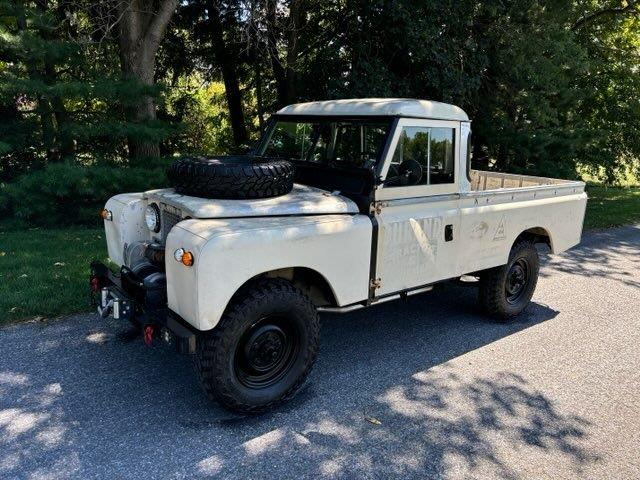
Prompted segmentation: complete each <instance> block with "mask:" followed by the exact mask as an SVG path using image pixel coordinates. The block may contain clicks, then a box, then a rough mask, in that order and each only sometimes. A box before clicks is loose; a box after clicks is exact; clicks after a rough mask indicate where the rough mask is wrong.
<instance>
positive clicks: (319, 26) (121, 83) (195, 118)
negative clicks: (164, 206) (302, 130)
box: [0, 0, 640, 223]
mask: <svg viewBox="0 0 640 480" xmlns="http://www.w3.org/2000/svg"><path fill="white" fill-rule="evenodd" d="M114 5H115V3H114V4H112V3H110V2H92V1H90V0H79V1H77V2H70V1H67V0H50V1H49V2H39V1H37V2H36V1H29V0H12V1H9V0H0V181H4V182H5V185H4V186H3V187H2V190H1V192H2V193H1V194H0V196H1V199H0V201H2V202H3V203H4V204H5V207H4V214H5V215H12V216H13V215H17V216H19V217H20V218H25V219H27V220H28V221H29V222H36V223H37V222H40V221H43V220H44V219H45V218H46V217H45V216H43V215H42V214H41V212H38V211H37V208H36V207H35V206H34V205H24V206H22V205H19V203H16V200H15V199H16V198H18V195H17V194H16V195H13V196H11V195H9V193H7V192H13V191H16V192H17V191H18V190H19V189H20V188H22V187H20V186H26V185H27V184H28V183H29V180H28V177H27V176H28V175H33V176H34V177H33V178H34V179H35V180H34V181H33V182H32V183H31V184H30V188H33V189H34V190H35V191H37V190H38V189H39V188H40V187H39V182H40V181H41V180H44V179H45V177H46V182H50V184H51V185H54V184H55V185H56V187H55V189H56V191H57V192H63V191H64V189H65V188H67V191H66V192H64V195H63V197H64V198H65V200H64V201H69V202H70V204H72V203H73V202H72V201H71V200H66V199H70V198H71V197H72V196H73V195H79V198H80V201H79V202H78V203H77V205H79V206H78V207H77V208H78V209H79V208H80V206H81V205H83V204H84V203H86V202H88V203H91V202H93V203H94V204H100V203H101V202H102V201H103V200H104V198H100V199H99V200H100V201H99V202H98V195H100V194H102V193H99V192H97V193H95V196H94V197H93V200H91V199H89V197H91V195H89V196H88V197H87V194H86V192H85V191H84V190H83V188H84V187H83V186H82V181H81V180H79V179H78V177H77V175H78V172H83V173H82V175H80V177H81V178H83V179H85V180H86V179H87V178H89V177H90V176H91V175H92V174H91V171H92V170H93V169H96V171H100V169H106V168H107V166H108V165H112V166H117V167H118V168H115V169H114V170H113V172H125V171H127V170H125V168H126V167H136V166H139V165H141V163H136V162H139V160H137V159H135V158H133V157H135V155H133V154H132V152H131V150H129V148H128V146H127V145H129V144H130V143H131V140H135V141H137V142H150V143H154V144H157V143H160V152H161V154H162V155H164V156H165V157H170V156H174V155H178V154H206V153H211V154H219V153H225V152H229V151H231V150H233V149H234V148H235V147H236V146H235V145H234V131H235V133H236V135H235V136H236V138H237V137H239V135H237V133H238V128H237V123H238V120H237V118H238V116H237V115H236V117H235V118H236V120H235V123H234V124H233V127H232V122H231V121H230V113H229V105H231V103H230V100H229V98H228V97H227V92H226V91H225V88H224V85H231V84H233V85H235V87H237V91H239V92H240V95H241V97H242V98H241V99H240V103H238V102H236V104H235V105H236V108H235V109H234V112H236V113H237V109H238V108H237V107H238V105H240V107H241V110H242V112H241V114H242V115H241V116H242V117H244V119H245V121H244V123H245V124H246V125H245V127H246V130H248V132H249V133H250V134H251V135H252V136H253V137H254V138H255V137H256V136H257V134H258V130H259V128H258V124H259V123H260V122H262V121H263V120H264V119H265V117H266V116H268V115H269V114H270V113H271V112H273V111H275V110H276V109H277V108H279V107H280V106H282V103H289V102H294V101H307V100H318V99H327V98H346V97H373V96H389V97H413V98H426V99H433V100H439V101H444V102H449V103H454V104H457V105H460V106H461V107H462V108H464V109H465V110H466V111H467V112H468V113H469V116H470V117H471V118H472V120H473V124H472V129H473V133H474V136H473V138H474V140H473V143H474V145H473V154H474V163H475V166H476V167H478V168H485V169H495V170H501V171H511V172H519V173H530V174H539V175H547V176H556V177H565V178H574V177H580V176H582V175H585V174H586V175H588V176H589V178H592V179H596V180H600V181H604V182H606V183H608V184H614V183H618V184H619V183H623V182H625V181H626V180H625V179H628V178H635V179H637V178H640V134H639V133H638V127H637V126H638V125H640V95H638V92H640V74H639V72H640V4H638V3H637V2H636V3H633V2H622V3H620V2H617V1H615V0H576V1H571V2H569V1H567V0H548V1H547V0H508V1H504V0H464V1H458V2H452V1H446V2H442V1H435V0H421V1H411V0H397V1H393V2H390V1H386V0H374V1H369V0H345V1H340V2H316V1H303V2H298V1H295V2H293V1H288V0H287V1H281V2H275V6H276V8H275V9H272V10H270V5H273V2H238V1H228V2H206V1H204V0H189V1H184V2H179V7H178V9H177V11H176V13H175V15H174V17H173V20H172V22H171V24H170V27H169V30H168V31H167V33H166V36H165V38H164V40H163V42H162V44H161V47H160V50H159V53H158V55H157V59H156V65H157V68H156V72H155V83H154V84H153V85H142V84H141V83H139V82H135V81H132V80H130V79H129V80H125V79H123V75H122V73H121V71H122V66H121V61H120V55H119V53H120V51H119V48H120V47H119V42H118V37H117V35H118V33H117V32H118V28H117V21H121V20H122V19H118V18H116V17H113V12H114V11H115V10H113V9H112V7H113V6H114ZM212 5H213V6H214V7H213V8H214V9H213V12H214V14H215V15H218V16H219V19H218V20H219V22H218V23H216V22H212V21H211V19H212V18H213V17H211V15H212V13H211V12H210V11H209V9H211V8H212ZM621 5H622V6H621ZM110 12H111V13H110ZM114 22H115V23H114ZM216 29H222V30H223V31H222V35H221V37H216V32H217V33H220V32H219V31H218V30H216ZM216 38H217V41H218V47H219V46H220V45H219V42H220V38H221V39H222V42H223V43H224V47H225V48H224V49H222V50H221V49H220V48H216V40H215V39H216ZM221 52H222V53H221ZM225 52H226V53H227V55H226V57H225V55H224V53H225ZM230 72H231V73H232V74H233V75H230ZM234 82H235V83H234ZM233 85H232V86H233ZM231 90H233V89H230V91H231ZM148 97H151V98H153V99H154V101H155V104H156V105H157V112H158V115H157V117H158V119H157V120H153V121H150V120H140V119H139V118H138V117H137V116H136V114H135V113H136V106H137V105H138V104H139V102H140V99H141V98H148ZM241 125H242V122H241ZM243 142H244V140H243ZM238 143H241V142H240V141H238ZM129 157H132V158H129ZM65 161H66V162H68V163H66V164H64V165H63V166H60V167H59V169H60V170H61V171H62V170H65V169H68V170H69V172H67V173H66V174H62V173H54V172H56V171H57V170H56V168H54V167H52V165H53V164H54V163H60V162H65ZM81 165H82V166H81ZM43 169H44V170H43ZM52 172H53V173H52ZM24 175H27V176H24ZM65 175H67V176H65ZM113 175H116V176H117V175H120V173H114V174H113ZM136 176H139V175H136ZM18 177H20V179H19V180H18ZM97 177H99V179H95V181H97V182H98V183H99V182H100V178H103V177H102V176H99V175H98V176H97ZM143 177H144V176H142V177H140V178H143ZM54 178H57V179H58V180H56V181H54ZM118 178H119V177H118ZM91 179H92V181H94V177H92V176H91ZM123 181H124V182H125V183H124V184H121V185H119V186H117V187H115V191H125V190H127V186H128V185H129V184H128V183H126V181H127V180H126V179H123ZM46 182H44V183H42V184H43V185H45V187H43V188H44V189H45V190H47V188H49V187H46V185H47V183H46ZM56 182H58V183H56ZM65 182H67V183H68V185H67V184H66V183H65ZM149 186H154V185H151V184H149ZM132 187H136V185H132ZM25 188H26V187H25ZM134 189H135V188H134ZM107 190H108V189H106V190H104V194H105V195H107V194H108V192H107ZM47 191H48V190H47ZM109 192H110V191H109ZM47 195H50V197H48V198H57V197H56V195H55V194H53V193H51V192H49V193H47ZM51 195H52V196H51ZM10 199H13V200H10ZM11 202H13V203H11ZM10 203H11V206H10V207H9V206H7V205H9V204H10ZM27 203H28V202H27ZM54 208H55V207H54ZM87 208H88V207H87ZM78 215H80V217H81V218H84V216H83V214H80V213H78ZM79 221H84V220H79Z"/></svg>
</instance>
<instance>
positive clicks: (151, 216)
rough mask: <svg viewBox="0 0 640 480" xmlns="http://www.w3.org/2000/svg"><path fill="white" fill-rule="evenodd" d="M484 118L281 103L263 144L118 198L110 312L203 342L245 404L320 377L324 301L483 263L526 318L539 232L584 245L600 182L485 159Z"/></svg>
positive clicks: (476, 270)
mask: <svg viewBox="0 0 640 480" xmlns="http://www.w3.org/2000/svg"><path fill="white" fill-rule="evenodd" d="M470 125H471V124H470V121H469V118H468V117H467V115H466V114H465V112H464V111H462V110H461V109H460V108H458V107H455V106H453V105H447V104H443V103H438V102H430V101H423V100H408V99H361V100H359V99H355V100H337V101H324V102H312V103H303V104H297V105H291V106H288V107H286V108H283V109H282V110H280V111H278V112H277V113H276V114H275V115H274V116H273V117H272V118H271V120H270V122H269V124H268V126H267V128H266V129H265V132H264V134H263V136H262V138H261V139H260V141H259V142H258V144H257V146H256V148H255V150H254V151H253V152H252V153H251V154H250V155H245V156H229V157H209V158H183V159H180V160H178V161H176V162H175V163H174V164H173V165H172V166H171V167H170V169H169V172H168V177H169V181H170V183H171V185H172V188H165V189H161V190H152V191H148V192H144V193H125V194H121V195H116V196H114V197H113V198H111V199H109V201H108V202H107V203H106V206H105V208H104V210H103V211H102V217H103V218H104V226H105V230H106V239H107V245H108V251H109V257H110V258H111V260H112V261H113V262H114V263H115V264H117V265H118V266H119V267H120V271H119V272H117V273H114V272H112V271H111V270H109V269H108V268H107V267H106V266H105V265H103V264H100V263H97V262H94V263H93V264H92V270H91V271H92V273H91V279H90V285H91V289H92V291H93V292H94V297H95V300H96V303H97V304H98V311H99V313H100V314H101V315H102V316H107V315H112V316H113V317H115V318H118V319H127V320H131V321H132V322H134V323H135V324H137V325H139V326H140V327H141V329H142V333H143V336H144V339H145V341H146V342H147V343H150V342H152V341H153V340H154V339H162V340H165V341H168V342H170V343H172V344H174V345H175V346H176V348H177V349H178V350H179V351H180V352H184V353H189V354H193V356H194V359H195V365H196V370H197V372H198V374H199V377H200V380H201V383H202V386H203V388H204V391H205V392H206V393H207V394H208V396H209V397H211V398H212V399H214V400H216V401H218V402H219V403H221V404H222V405H224V406H225V407H227V408H230V409H233V410H236V411H242V412H260V411H263V410H265V409H267V408H270V407H272V406H274V405H276V404H278V403H279V402H282V401H283V400H285V399H287V398H288V397H290V396H291V395H293V394H294V393H295V391H296V390H297V389H298V388H299V387H300V386H301V385H302V383H303V382H304V381H305V379H306V378H307V375H308V373H309V371H310V369H311V367H312V365H313V363H314V361H315V359H316V354H317V352H318V342H319V329H320V328H319V320H318V312H322V311H328V312H349V311H352V310H355V309H358V308H363V307H368V306H371V305H377V304H379V303H382V302H386V301H389V300H395V299H399V298H403V297H406V296H408V295H414V294H418V293H421V292H425V291H427V290H430V289H431V288H432V287H433V285H434V284H436V283H438V282H442V281H445V280H451V279H456V278H459V277H461V276H464V275H468V276H475V277H477V278H478V282H477V283H478V290H479V303H480V305H481V307H482V309H483V310H484V312H485V313H486V314H488V315H490V316H493V317H496V318H499V319H508V318H510V317H513V316H515V315H517V314H519V313H520V312H521V311H522V310H523V309H524V308H525V307H526V306H527V304H528V303H529V301H530V300H531V297H532V294H533V291H534V289H535V286H536V282H537V278H538V253H537V249H536V244H538V243H543V244H547V245H548V246H549V247H550V250H551V252H552V253H558V252H562V251H563V250H566V249H568V248H570V247H571V246H573V245H576V244H577V243H578V242H579V241H580V235H581V232H582V222H583V217H584V212H585V206H586V200H587V197H586V195H585V193H584V184H583V183H582V182H576V181H565V180H556V179H551V178H541V177H531V176H524V175H510V174H503V173H493V172H488V171H476V170H471V169H470V167H469V151H470V148H469V147H470V134H471V127H470Z"/></svg>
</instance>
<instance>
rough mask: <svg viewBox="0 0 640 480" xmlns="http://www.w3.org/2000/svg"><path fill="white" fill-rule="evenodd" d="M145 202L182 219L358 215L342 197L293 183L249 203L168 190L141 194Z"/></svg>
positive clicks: (247, 201) (356, 209)
mask: <svg viewBox="0 0 640 480" xmlns="http://www.w3.org/2000/svg"><path fill="white" fill-rule="evenodd" d="M144 197H145V199H147V200H148V201H149V202H156V203H158V204H161V203H164V204H169V205H171V206H173V207H176V208H178V209H180V210H181V211H182V216H183V217H192V218H234V217H273V216H290V215H331V214H337V213H346V214H355V213H358V207H357V205H356V204H355V203H354V202H353V201H352V200H349V199H348V198H346V197H343V196H341V195H337V194H334V193H330V192H327V191H325V190H320V189H319V188H315V187H309V186H307V185H299V184H295V185H294V186H293V190H291V192H289V193H288V194H286V195H282V196H280V197H273V198H260V199H252V200H226V199H215V198H199V197H190V196H187V195H180V194H178V193H176V192H175V191H174V190H173V189H172V188H165V189H162V190H150V191H148V192H145V194H144Z"/></svg>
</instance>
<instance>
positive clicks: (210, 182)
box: [167, 156, 294, 199]
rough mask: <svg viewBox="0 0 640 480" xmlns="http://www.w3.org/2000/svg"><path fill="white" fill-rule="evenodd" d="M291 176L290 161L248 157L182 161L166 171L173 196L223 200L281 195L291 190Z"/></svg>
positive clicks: (292, 169) (292, 173) (177, 161)
mask: <svg viewBox="0 0 640 480" xmlns="http://www.w3.org/2000/svg"><path fill="white" fill-rule="evenodd" d="M293 176H294V167H293V164H291V162H288V161H286V160H276V159H273V160H266V159H256V158H253V157H249V156H235V157H233V156H229V157H210V158H204V157H200V158H182V159H179V160H176V161H175V162H173V164H171V166H170V167H169V170H168V172H167V177H168V178H169V182H170V184H171V186H172V187H173V188H175V190H176V192H177V193H181V194H183V195H192V196H195V197H202V198H227V199H251V198H269V197H276V196H279V195H285V194H287V193H289V192H290V191H291V189H292V188H293Z"/></svg>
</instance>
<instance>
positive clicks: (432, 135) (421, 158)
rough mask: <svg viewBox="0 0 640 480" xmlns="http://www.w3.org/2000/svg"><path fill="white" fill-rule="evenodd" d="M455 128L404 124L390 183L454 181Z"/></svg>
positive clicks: (391, 166) (440, 182)
mask: <svg viewBox="0 0 640 480" xmlns="http://www.w3.org/2000/svg"><path fill="white" fill-rule="evenodd" d="M454 138H455V129H453V128H446V127H444V128H443V127H402V131H401V132H400V138H399V139H398V145H397V146H396V150H395V152H394V153H393V158H392V159H391V165H390V166H389V172H388V173H387V182H386V184H387V185H389V186H411V185H437V184H443V183H453V182H454V178H455V163H454V159H453V142H454Z"/></svg>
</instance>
